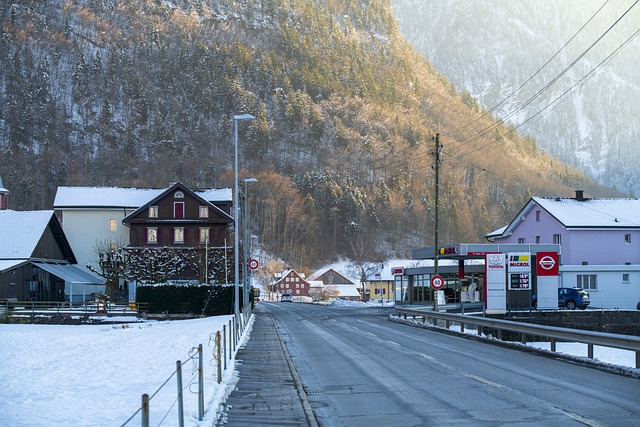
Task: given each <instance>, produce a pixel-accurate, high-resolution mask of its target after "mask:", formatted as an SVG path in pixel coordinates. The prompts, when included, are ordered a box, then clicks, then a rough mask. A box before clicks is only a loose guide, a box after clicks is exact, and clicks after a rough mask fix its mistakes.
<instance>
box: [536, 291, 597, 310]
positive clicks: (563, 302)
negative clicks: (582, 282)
mask: <svg viewBox="0 0 640 427" xmlns="http://www.w3.org/2000/svg"><path fill="white" fill-rule="evenodd" d="M531 302H532V304H533V306H534V307H536V306H537V302H538V301H537V297H536V295H533V296H532V297H531ZM590 303H591V300H590V299H589V292H587V291H585V290H584V289H582V288H558V307H566V308H568V309H569V310H575V309H576V308H579V309H580V310H584V309H585V308H587V306H588V305H589V304H590Z"/></svg>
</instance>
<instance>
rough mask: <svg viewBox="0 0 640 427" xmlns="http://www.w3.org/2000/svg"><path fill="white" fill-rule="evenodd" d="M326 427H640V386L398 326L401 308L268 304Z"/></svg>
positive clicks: (264, 307)
mask: <svg viewBox="0 0 640 427" xmlns="http://www.w3.org/2000/svg"><path fill="white" fill-rule="evenodd" d="M261 310H265V311H266V312H268V313H269V314H270V315H271V316H272V317H273V319H274V320H275V324H276V325H277V328H278V330H279V336H280V337H282V340H283V342H284V344H285V347H286V349H287V350H288V352H289V354H290V356H291V360H292V361H293V363H294V365H295V372H296V373H297V376H298V377H299V381H300V382H301V384H302V390H301V396H302V399H303V400H306V402H305V404H306V403H308V405H307V406H309V405H310V407H311V408H312V409H313V416H315V421H316V422H317V424H318V425H319V426H322V427H328V426H366V427H372V426H375V427H380V426H443V425H473V426H503V425H504V426H506V425H509V426H511V425H518V426H541V425H544V426H583V425H588V426H616V427H622V426H638V425H640V380H638V379H634V378H629V377H624V376H620V375H615V374H609V373H606V372H602V371H599V370H594V369H591V368H588V367H585V366H581V365H577V364H574V363H569V362H567V361H564V360H557V359H553V358H549V357H544V356H540V355H535V354H530V353H527V352H524V351H519V350H513V349H509V348H504V347H501V346H496V345H491V344H488V343H485V342H479V341H475V340H471V339H465V338H460V337H456V336H451V335H448V334H443V333H439V332H434V331H429V330H425V329H420V328H414V327H411V326H407V325H403V324H398V323H393V322H389V321H388V320H387V317H388V315H389V314H390V313H392V312H393V309H385V308H380V309H377V308H353V307H322V306H316V305H309V304H297V303H279V302H277V303H261Z"/></svg>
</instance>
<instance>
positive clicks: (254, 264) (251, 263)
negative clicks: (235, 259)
mask: <svg viewBox="0 0 640 427" xmlns="http://www.w3.org/2000/svg"><path fill="white" fill-rule="evenodd" d="M249 268H250V269H252V270H255V269H256V268H258V260H257V259H252V260H251V261H249Z"/></svg>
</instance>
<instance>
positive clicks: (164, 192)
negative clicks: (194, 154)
mask: <svg viewBox="0 0 640 427" xmlns="http://www.w3.org/2000/svg"><path fill="white" fill-rule="evenodd" d="M178 189H179V190H181V191H183V192H184V193H186V194H189V195H190V196H191V197H193V198H195V199H196V200H199V201H200V203H202V204H203V205H206V206H209V209H211V210H213V211H214V212H216V213H217V214H218V215H220V216H221V217H222V218H224V219H226V220H228V221H233V217H232V216H230V215H229V214H227V213H226V212H225V211H223V210H222V209H220V208H219V207H217V206H216V205H214V204H213V203H211V202H209V201H208V200H206V199H204V198H203V197H202V196H201V195H199V194H198V193H196V192H195V191H192V190H191V189H189V188H188V187H187V186H185V185H184V184H182V183H180V182H176V183H175V184H173V185H172V186H171V187H169V188H167V189H165V190H162V191H161V192H160V193H158V194H157V195H156V196H155V197H153V198H152V199H150V200H147V201H145V203H144V204H142V205H140V206H139V207H138V208H137V209H136V210H135V211H133V212H131V213H130V214H129V215H127V216H126V217H124V219H123V220H122V221H123V222H126V221H128V220H129V219H130V218H134V217H136V216H137V215H139V214H140V213H141V212H143V211H144V210H145V209H148V208H149V206H153V205H154V204H155V203H157V202H158V200H160V199H162V198H164V197H166V196H167V195H168V194H171V193H173V192H174V191H176V190H178Z"/></svg>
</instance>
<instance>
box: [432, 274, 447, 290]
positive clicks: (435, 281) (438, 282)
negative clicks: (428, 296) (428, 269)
mask: <svg viewBox="0 0 640 427" xmlns="http://www.w3.org/2000/svg"><path fill="white" fill-rule="evenodd" d="M443 286H444V279H443V278H442V276H433V277H432V278H431V287H432V288H433V289H442V287H443Z"/></svg>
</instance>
